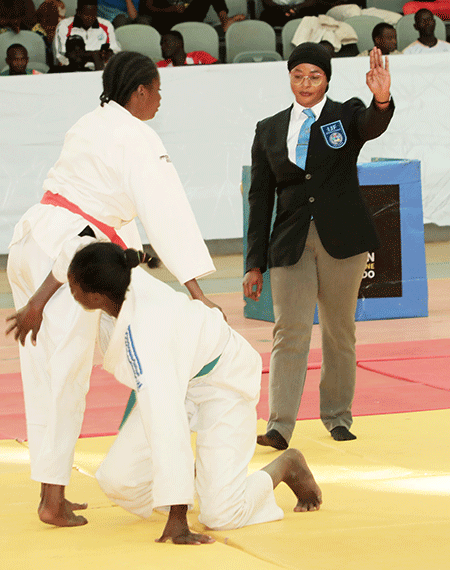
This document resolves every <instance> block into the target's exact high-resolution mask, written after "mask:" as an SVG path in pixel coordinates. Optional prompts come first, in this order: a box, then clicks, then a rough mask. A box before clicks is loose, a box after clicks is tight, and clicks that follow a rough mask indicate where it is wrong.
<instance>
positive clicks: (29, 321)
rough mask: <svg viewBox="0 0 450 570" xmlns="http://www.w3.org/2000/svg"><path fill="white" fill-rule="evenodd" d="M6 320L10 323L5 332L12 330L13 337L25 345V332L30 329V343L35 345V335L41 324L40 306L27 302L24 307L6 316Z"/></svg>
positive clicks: (8, 332)
mask: <svg viewBox="0 0 450 570" xmlns="http://www.w3.org/2000/svg"><path fill="white" fill-rule="evenodd" d="M6 321H7V322H8V321H10V322H11V324H10V325H9V326H8V328H7V329H6V334H7V335H8V334H10V333H11V332H13V331H14V339H15V340H18V341H19V342H20V344H21V345H22V346H25V339H26V336H27V334H28V333H29V332H30V331H31V343H32V344H33V346H36V337H37V333H38V332H39V329H40V328H41V324H42V308H41V306H40V305H39V306H37V305H36V304H35V303H32V302H28V303H27V304H26V305H25V307H22V309H19V310H18V311H17V313H14V314H13V315H9V317H6Z"/></svg>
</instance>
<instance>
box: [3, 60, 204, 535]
mask: <svg viewBox="0 0 450 570" xmlns="http://www.w3.org/2000/svg"><path fill="white" fill-rule="evenodd" d="M159 91H160V80H159V74H158V70H157V68H156V66H155V64H154V63H153V62H152V61H151V60H150V59H149V58H148V57H146V56H144V55H141V54H139V53H134V52H120V53H118V54H116V55H115V56H113V57H112V58H111V59H110V60H109V62H108V64H107V66H106V68H105V70H104V72H103V93H102V95H101V97H100V101H101V104H100V105H99V106H98V107H97V108H96V109H95V110H94V111H92V112H91V113H88V114H87V115H85V116H84V117H82V118H81V119H80V120H79V121H78V122H77V123H76V124H75V125H74V126H73V127H72V128H71V129H70V130H69V131H68V133H67V135H66V137H65V140H64V146H63V149H62V152H61V156H60V158H59V160H58V161H57V163H56V164H55V166H54V167H53V168H52V169H51V170H50V172H49V174H48V176H47V179H46V180H45V182H44V191H45V194H44V197H43V199H42V200H41V203H40V204H36V205H35V206H33V207H32V208H30V209H29V210H28V211H27V212H26V213H25V214H24V215H23V217H22V219H21V220H20V221H19V223H18V224H17V226H16V228H15V230H14V236H13V239H12V242H11V246H10V253H9V256H8V279H9V281H10V284H11V288H12V292H13V296H14V304H15V307H16V309H17V313H16V314H15V315H12V317H11V318H10V319H11V323H12V324H11V326H10V328H9V331H12V330H14V334H15V337H16V339H19V340H20V342H21V345H23V346H20V366H21V372H22V383H23V388H24V396H25V411H26V418H27V436H28V442H29V449H30V459H31V477H32V479H34V480H35V481H39V482H41V484H42V485H41V501H40V504H39V508H38V513H39V517H40V519H41V520H42V521H43V522H45V523H48V524H54V525H57V526H78V525H82V524H86V522H87V520H86V519H85V518H84V517H82V516H76V515H75V514H74V513H73V510H74V508H80V507H82V508H86V505H73V504H72V503H70V502H68V501H66V500H65V486H66V485H68V483H69V480H70V474H71V470H72V464H73V456H74V448H75V443H76V441H77V438H78V436H79V434H80V430H81V425H82V421H83V413H84V408H85V396H86V393H87V391H88V389H89V378H90V374H91V370H92V361H93V353H94V346H95V339H96V336H97V328H98V320H99V311H97V312H95V313H88V312H86V311H84V310H82V308H81V307H80V306H79V305H78V304H77V303H75V302H74V301H73V298H72V296H71V295H70V291H69V288H68V286H67V283H66V281H67V267H68V265H69V262H70V260H71V259H72V257H73V255H74V253H75V251H76V250H77V248H78V247H79V246H80V244H83V243H84V244H85V243H86V242H89V241H92V240H93V239H96V238H98V239H110V240H112V241H115V243H119V241H121V240H120V237H119V236H118V235H117V232H123V231H124V230H126V229H129V228H130V226H132V225H133V226H134V224H130V223H129V222H130V221H132V220H134V218H136V217H139V219H140V221H141V222H142V225H143V226H144V228H145V232H146V234H147V237H148V239H149V243H151V244H152V246H153V247H154V248H155V250H156V251H157V253H158V256H159V257H160V258H161V260H162V261H163V263H164V264H165V265H166V267H167V268H168V269H169V270H170V271H171V272H172V273H173V274H174V275H175V277H176V278H177V279H178V280H179V282H180V283H183V284H185V285H186V287H187V288H188V290H189V292H190V293H191V295H192V296H193V297H194V298H197V299H200V300H202V301H203V302H205V303H208V304H209V305H211V303H210V302H209V301H208V299H206V297H205V296H204V295H203V293H202V291H201V289H200V287H199V285H198V283H197V278H199V277H201V276H202V275H205V274H208V273H210V272H212V271H214V265H213V262H212V259H211V257H210V255H209V252H208V250H207V248H206V245H205V243H204V241H203V238H202V236H201V233H200V230H199V228H198V226H197V223H196V220H195V217H194V214H193V212H192V210H191V207H190V205H189V202H188V199H187V197H186V194H185V192H184V189H183V187H182V185H181V182H180V179H179V178H178V175H177V173H176V171H175V168H174V166H173V164H172V162H171V160H170V157H169V155H168V154H167V151H166V149H165V147H164V145H163V143H162V141H161V139H160V138H159V137H158V135H157V134H156V132H155V131H154V130H152V129H151V128H150V127H149V126H148V125H146V124H145V121H148V120H150V119H152V118H153V117H154V115H155V114H156V112H157V111H158V108H159V105H160V101H161V95H160V92H159ZM127 233H130V232H127ZM136 233H137V231H136ZM122 238H123V240H124V242H125V243H126V245H125V244H124V243H123V242H121V243H122V244H123V245H124V246H125V247H126V246H128V247H130V246H132V245H135V244H136V241H137V243H138V244H139V243H140V240H139V235H137V236H131V237H130V236H126V237H124V236H123V235H122ZM21 308H22V309H21ZM41 325H42V326H41ZM30 330H31V331H32V334H31V339H30V338H28V339H26V336H27V334H28V332H29V331H30ZM38 331H39V338H38V340H37V342H36V335H37V333H38Z"/></svg>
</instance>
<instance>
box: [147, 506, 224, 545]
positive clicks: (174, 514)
mask: <svg viewBox="0 0 450 570" xmlns="http://www.w3.org/2000/svg"><path fill="white" fill-rule="evenodd" d="M187 509H188V507H187V505H172V506H171V507H170V512H169V518H168V519H167V523H166V526H165V528H164V531H163V533H162V535H161V536H160V537H159V538H157V539H156V541H155V542H166V540H169V539H170V540H172V542H173V543H174V544H211V543H213V542H215V540H214V538H212V537H211V536H208V535H207V534H195V533H193V532H191V531H190V529H189V525H188V522H187V516H186V513H187Z"/></svg>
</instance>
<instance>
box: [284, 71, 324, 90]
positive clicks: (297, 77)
mask: <svg viewBox="0 0 450 570" xmlns="http://www.w3.org/2000/svg"><path fill="white" fill-rule="evenodd" d="M290 75H291V81H292V83H295V84H298V85H301V84H302V83H303V82H304V81H305V79H308V81H309V82H310V83H311V85H312V86H313V87H318V86H319V85H320V84H321V83H322V81H323V79H324V77H325V75H322V74H319V73H315V74H314V75H301V74H300V73H291V74H290Z"/></svg>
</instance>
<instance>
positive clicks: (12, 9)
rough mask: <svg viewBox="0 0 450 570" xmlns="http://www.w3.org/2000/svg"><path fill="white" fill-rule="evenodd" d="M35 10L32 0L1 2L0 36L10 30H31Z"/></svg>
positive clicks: (7, 0) (3, 0)
mask: <svg viewBox="0 0 450 570" xmlns="http://www.w3.org/2000/svg"><path fill="white" fill-rule="evenodd" d="M35 13H36V9H35V7H34V4H33V0H1V2H0V34H1V33H3V32H7V31H8V30H12V31H13V32H15V33H16V34H18V33H19V32H20V30H31V27H32V25H33V20H34V16H35Z"/></svg>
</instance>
